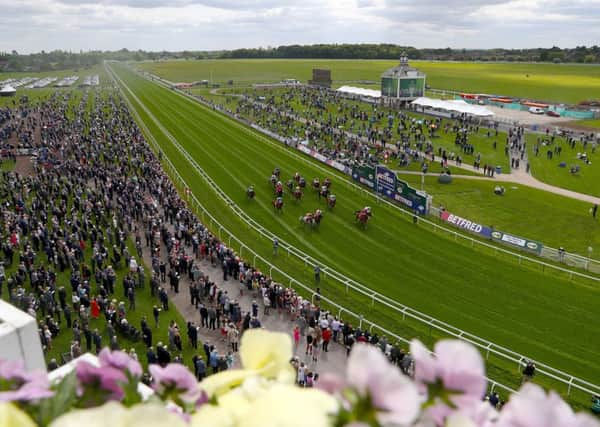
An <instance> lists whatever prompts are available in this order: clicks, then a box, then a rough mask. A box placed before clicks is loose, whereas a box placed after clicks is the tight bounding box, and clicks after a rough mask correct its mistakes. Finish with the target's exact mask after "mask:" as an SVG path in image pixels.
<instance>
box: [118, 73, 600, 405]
mask: <svg viewBox="0 0 600 427" xmlns="http://www.w3.org/2000/svg"><path fill="white" fill-rule="evenodd" d="M115 77H116V78H117V79H118V80H119V81H120V82H121V84H122V85H123V86H124V87H125V88H126V89H127V90H128V91H129V92H130V93H131V94H132V96H133V98H134V99H136V101H137V102H138V103H139V104H140V106H141V107H142V108H143V109H144V110H145V112H146V114H148V116H149V117H151V118H152V119H153V121H154V122H155V123H156V125H157V126H158V127H159V128H160V129H161V131H162V132H163V133H164V134H165V136H166V137H167V138H169V139H170V140H171V142H172V143H173V144H174V145H175V146H176V148H177V150H178V151H179V152H180V154H182V155H183V156H184V157H185V158H186V159H188V161H190V163H191V164H192V166H193V167H194V169H196V171H197V172H198V173H199V174H200V175H201V176H202V177H205V176H206V177H208V180H207V182H208V183H209V185H211V187H213V185H214V186H215V187H213V189H214V190H215V192H216V194H217V195H219V196H220V197H221V198H222V199H223V201H224V202H225V203H226V204H227V205H228V206H231V207H232V210H233V211H234V212H235V213H236V214H238V216H240V218H241V219H242V220H244V221H245V222H247V223H248V225H250V226H251V227H252V228H253V229H254V230H255V231H257V232H258V233H259V234H261V235H263V236H265V237H267V238H269V239H270V241H272V239H273V238H275V237H276V236H275V235H273V234H272V233H270V232H269V231H268V230H266V229H265V228H264V227H262V226H261V225H260V224H258V223H256V221H254V220H253V219H251V218H250V222H248V221H246V220H245V218H244V216H247V215H245V214H244V213H243V211H242V210H241V209H240V208H239V207H237V205H235V203H234V202H233V201H232V200H231V199H229V197H228V196H227V195H226V194H225V193H224V192H223V191H222V190H221V189H220V188H219V187H218V185H217V184H216V183H215V182H214V181H213V180H212V179H211V178H210V177H209V176H208V175H207V174H206V173H205V172H204V171H203V170H202V168H201V167H200V166H199V165H198V164H197V163H196V162H195V160H194V159H193V158H192V157H191V156H190V155H189V153H187V151H185V149H183V147H181V145H180V144H179V143H178V142H177V140H176V139H175V138H174V137H173V136H172V135H171V134H170V133H169V132H168V131H167V130H166V129H165V128H164V127H163V126H162V124H160V123H159V122H158V120H157V119H156V118H155V117H154V116H153V115H152V113H151V112H150V111H149V110H148V109H147V108H146V107H145V106H144V105H143V104H142V103H141V102H140V101H139V99H138V98H137V97H136V96H135V94H133V93H132V92H131V90H130V89H129V88H128V87H127V85H125V84H124V82H122V80H121V79H120V78H119V77H118V76H115ZM182 95H183V96H189V95H187V94H185V92H183V93H182ZM192 99H194V100H195V99H196V98H193V97H192ZM134 111H135V110H134ZM136 115H137V112H136ZM142 123H143V122H142ZM144 127H145V126H144ZM248 131H249V130H248ZM263 138H264V137H263ZM264 139H265V140H266V141H267V142H269V143H271V141H270V140H268V139H266V138H264ZM154 142H155V143H156V141H154ZM158 149H160V147H158ZM161 151H162V150H161ZM289 154H292V155H294V156H297V157H298V158H299V159H301V160H303V161H306V162H308V159H306V158H304V157H303V156H299V155H297V154H296V153H294V152H293V151H290V152H289ZM167 160H168V159H167ZM169 163H170V160H169ZM310 164H311V165H313V166H316V167H318V168H321V169H324V168H322V167H320V165H318V164H313V163H312V162H310ZM170 167H171V168H172V171H173V172H174V173H175V174H176V175H177V177H178V180H179V181H180V182H181V183H182V184H183V185H185V187H186V188H188V189H189V188H190V187H189V186H188V185H187V184H186V183H185V181H184V180H183V178H181V176H180V175H179V172H177V170H176V168H175V167H174V166H173V165H172V164H170ZM201 170H202V172H200V171H201ZM342 182H344V183H346V184H350V185H351V186H353V187H357V188H358V189H359V190H360V191H362V192H364V193H365V194H367V195H369V196H372V197H374V198H375V199H376V201H377V202H383V203H385V204H387V205H389V206H392V207H393V208H396V209H399V210H400V211H401V212H403V213H406V214H409V215H411V216H412V213H409V212H407V211H405V210H403V209H400V208H399V207H398V206H397V205H395V204H392V203H391V202H389V201H387V200H385V199H382V198H381V197H379V196H378V195H376V194H375V193H372V192H370V191H368V190H366V189H364V188H362V187H360V186H358V185H356V184H354V183H351V182H349V181H346V180H342ZM192 197H193V199H195V196H194V195H192ZM196 203H199V202H198V201H197V200H196ZM202 209H203V208H202ZM203 212H204V209H203ZM204 213H205V214H206V215H207V216H208V217H209V218H210V220H211V221H213V222H215V224H216V225H217V226H218V227H219V228H218V234H219V237H220V238H221V233H222V231H226V232H227V233H228V235H229V236H230V238H232V237H233V238H234V239H235V240H237V241H238V242H240V241H239V239H237V238H235V237H234V236H233V235H232V234H231V233H229V231H228V230H226V229H225V228H224V227H223V226H221V224H220V223H218V221H216V219H214V218H213V217H212V216H211V215H210V214H209V213H208V212H204ZM241 214H244V215H243V216H242V215H241ZM420 221H421V222H425V223H428V224H430V225H432V226H433V227H434V229H440V230H442V231H445V232H449V233H451V234H453V235H454V238H455V240H456V239H458V238H462V239H467V240H469V241H471V245H472V246H473V245H474V244H475V243H478V244H481V245H484V246H486V247H488V248H490V249H493V250H494V251H496V252H497V251H500V252H503V253H506V254H510V255H515V256H517V257H518V258H519V263H520V262H521V260H528V261H531V262H534V263H540V264H542V266H543V268H545V267H548V268H554V269H558V270H561V271H563V272H566V273H569V274H570V277H571V278H572V277H573V275H578V276H582V277H586V278H589V279H592V280H596V281H598V280H600V279H598V278H595V277H592V276H587V275H584V274H582V273H579V272H573V271H571V270H566V269H563V268H561V267H558V266H555V265H552V264H547V263H544V262H542V261H539V260H535V259H533V258H530V257H527V256H524V255H521V254H515V253H513V252H510V251H508V250H506V249H503V248H499V247H497V246H495V245H491V244H488V243H485V242H481V241H479V240H476V239H473V238H471V237H469V236H465V235H463V234H462V233H459V232H457V231H454V230H450V229H446V228H445V227H441V226H439V225H437V224H435V223H433V222H431V221H428V220H424V219H420ZM255 224H256V226H255ZM278 240H279V245H280V247H281V248H282V249H284V250H287V251H288V254H292V255H294V256H296V257H297V258H299V259H300V260H302V261H303V262H304V263H305V265H308V264H309V263H310V264H311V266H312V265H316V264H319V263H318V262H317V261H316V260H314V258H312V257H310V256H309V255H307V254H304V253H303V252H302V251H301V250H299V249H297V248H295V247H294V246H293V245H289V244H287V243H286V242H285V241H283V240H281V239H278ZM244 247H245V248H247V249H249V248H248V247H247V246H246V245H244ZM250 251H251V250H250ZM251 252H252V254H253V255H254V262H256V259H257V257H258V258H259V259H260V260H261V261H263V262H266V263H268V264H269V265H270V266H272V264H270V263H269V262H268V261H266V260H264V259H263V258H262V257H260V255H258V254H256V253H255V252H254V251H251ZM319 265H320V264H319ZM272 268H274V269H276V271H279V272H280V270H279V269H278V268H277V267H275V266H272ZM321 272H322V273H323V275H324V277H327V275H329V276H330V277H332V278H333V279H335V280H336V281H338V282H340V283H342V284H343V285H345V287H346V291H348V289H349V288H350V289H352V290H354V291H357V292H359V293H360V294H362V295H364V296H366V297H368V298H370V299H371V301H372V304H374V303H375V302H378V303H380V304H383V305H384V306H386V307H388V308H391V309H392V310H395V311H396V312H398V313H399V314H402V317H403V319H405V318H406V316H408V317H410V318H412V319H414V320H417V321H418V322H421V323H424V324H426V325H428V326H429V327H431V328H435V329H436V330H439V331H441V332H443V333H446V334H448V335H450V336H453V337H455V338H458V339H462V340H464V341H467V342H470V343H471V344H473V345H475V346H477V347H478V348H480V349H481V350H482V351H485V353H486V359H487V358H488V357H489V354H490V353H492V354H495V355H497V356H499V357H502V358H504V359H506V360H508V361H511V362H513V363H516V364H517V367H520V366H524V365H525V364H526V363H527V361H534V363H535V364H536V366H537V370H536V371H537V372H538V373H541V374H544V375H545V376H547V377H548V378H551V379H553V380H555V381H558V382H561V383H564V384H565V385H567V386H568V390H567V393H570V391H571V388H576V389H579V390H581V391H583V392H586V393H590V394H593V393H598V392H600V386H598V385H596V384H592V383H590V382H587V381H585V380H583V379H580V378H577V377H574V376H572V375H570V374H567V373H565V372H562V371H560V370H558V369H555V368H553V367H551V366H549V365H546V364H543V363H541V362H539V361H536V360H534V359H532V358H530V357H527V356H524V355H522V354H519V353H517V352H514V351H512V350H510V349H507V348H505V347H503V346H499V345H497V344H495V343H492V342H490V341H487V340H485V339H483V338H480V337H478V336H476V335H473V334H470V333H468V332H466V331H463V330H461V329H458V328H456V327H454V326H452V325H449V324H447V323H445V322H443V321H440V320H438V319H435V318H433V317H431V316H429V315H427V314H424V313H421V312H419V311H417V310H414V309H412V308H411V307H408V306H405V305H403V304H400V303H398V302H397V301H395V300H393V299H391V298H389V297H387V296H385V295H382V294H380V293H378V292H375V291H373V290H371V289H369V288H368V287H366V286H364V285H362V284H360V283H358V282H356V281H354V280H352V279H350V278H348V277H346V276H344V275H343V274H341V273H339V272H337V271H336V270H334V269H331V268H329V267H327V266H321ZM281 273H283V272H281ZM283 274H284V275H285V276H286V277H289V276H288V275H287V274H286V273H283ZM290 279H292V280H294V282H297V281H296V280H295V279H293V278H290ZM298 283H299V282H298ZM302 287H303V288H304V285H303V286H302ZM305 289H306V290H308V291H309V292H311V293H312V290H311V289H310V288H305ZM336 306H337V304H336ZM340 308H342V307H340ZM343 310H344V311H345V312H348V313H350V312H349V311H348V310H346V309H343ZM353 315H354V314H353ZM355 316H356V315H355ZM359 318H361V317H360V316H359ZM369 323H370V322H369ZM372 325H375V324H372ZM375 327H377V328H378V329H380V330H382V331H384V329H383V328H382V327H380V326H377V325H375Z"/></svg>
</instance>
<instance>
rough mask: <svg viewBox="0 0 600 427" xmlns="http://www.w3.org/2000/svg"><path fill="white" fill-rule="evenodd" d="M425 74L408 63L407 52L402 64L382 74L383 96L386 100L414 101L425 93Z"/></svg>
mask: <svg viewBox="0 0 600 427" xmlns="http://www.w3.org/2000/svg"><path fill="white" fill-rule="evenodd" d="M425 77H426V76H425V74H424V73H422V72H421V71H419V70H417V69H416V68H413V67H411V66H409V65H408V57H407V56H406V54H404V53H403V54H402V56H400V64H398V65H397V66H395V67H394V68H390V69H389V70H387V71H385V72H384V73H383V74H382V75H381V96H383V97H384V99H385V100H386V101H401V102H404V101H413V100H415V99H417V98H418V97H421V96H423V95H424V94H425Z"/></svg>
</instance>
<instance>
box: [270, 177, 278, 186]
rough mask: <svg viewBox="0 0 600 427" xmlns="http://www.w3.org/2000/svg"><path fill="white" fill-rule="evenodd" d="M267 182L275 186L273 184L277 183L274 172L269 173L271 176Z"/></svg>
mask: <svg viewBox="0 0 600 427" xmlns="http://www.w3.org/2000/svg"><path fill="white" fill-rule="evenodd" d="M269 182H270V183H271V185H272V186H273V187H275V184H277V175H275V174H273V175H271V178H269Z"/></svg>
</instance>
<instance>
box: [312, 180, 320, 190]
mask: <svg viewBox="0 0 600 427" xmlns="http://www.w3.org/2000/svg"><path fill="white" fill-rule="evenodd" d="M312 186H313V188H314V189H315V190H316V191H319V188H321V180H320V179H319V178H315V179H313V182H312Z"/></svg>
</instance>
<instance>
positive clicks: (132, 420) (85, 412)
mask: <svg viewBox="0 0 600 427" xmlns="http://www.w3.org/2000/svg"><path fill="white" fill-rule="evenodd" d="M165 425H167V426H169V427H186V425H185V423H184V422H183V420H182V419H181V418H180V417H179V416H177V415H175V414H173V413H171V412H169V410H167V408H165V407H164V406H161V405H154V404H140V405H136V406H134V407H133V408H131V409H128V408H125V407H124V406H122V405H121V404H119V403H117V402H109V403H106V404H105V405H102V406H99V407H97V408H92V409H81V410H77V411H71V412H69V413H67V414H65V415H63V416H61V417H59V418H57V419H56V420H54V422H52V424H50V427H81V426H85V427H163V426H165Z"/></svg>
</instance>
